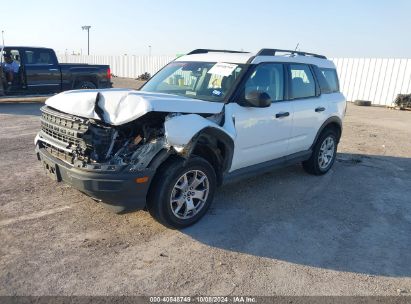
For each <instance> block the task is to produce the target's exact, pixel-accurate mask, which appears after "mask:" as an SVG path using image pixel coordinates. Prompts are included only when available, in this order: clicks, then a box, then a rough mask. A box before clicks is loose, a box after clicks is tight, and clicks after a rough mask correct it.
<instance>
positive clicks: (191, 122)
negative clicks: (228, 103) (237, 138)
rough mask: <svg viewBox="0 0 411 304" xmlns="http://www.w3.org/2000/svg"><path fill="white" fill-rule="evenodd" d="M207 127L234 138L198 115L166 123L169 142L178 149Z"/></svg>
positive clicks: (181, 117)
mask: <svg viewBox="0 0 411 304" xmlns="http://www.w3.org/2000/svg"><path fill="white" fill-rule="evenodd" d="M207 127H211V128H215V129H219V130H221V131H223V132H224V133H226V134H227V135H228V136H230V137H231V138H233V135H232V134H230V133H228V132H227V131H226V130H225V129H223V128H221V127H220V126H219V125H217V124H216V123H214V122H212V121H211V120H208V119H206V118H204V117H202V116H200V115H197V114H188V115H179V116H174V117H172V118H170V119H167V120H166V122H165V123H164V128H165V135H166V138H167V142H168V144H169V145H170V146H174V147H177V149H178V147H182V146H185V145H187V144H188V143H189V142H190V141H191V139H192V138H193V137H194V136H195V135H196V134H197V133H198V132H200V131H201V130H203V129H204V128H207Z"/></svg>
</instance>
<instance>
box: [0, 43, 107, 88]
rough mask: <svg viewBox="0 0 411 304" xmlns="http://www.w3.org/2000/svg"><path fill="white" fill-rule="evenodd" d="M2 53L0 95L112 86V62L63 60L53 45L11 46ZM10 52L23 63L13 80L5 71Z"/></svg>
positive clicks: (18, 62) (20, 63)
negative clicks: (59, 57)
mask: <svg viewBox="0 0 411 304" xmlns="http://www.w3.org/2000/svg"><path fill="white" fill-rule="evenodd" d="M1 55H2V56H3V57H2V58H1V59H2V65H1V66H0V79H1V81H0V95H27V94H54V93H59V92H62V91H67V90H73V89H97V88H111V87H112V83H111V71H110V66H109V65H89V64H74V63H59V62H58V60H57V56H56V53H55V52H54V50H52V49H50V48H39V47H22V46H7V47H4V49H3V54H1ZM7 56H10V57H11V59H12V60H13V61H15V62H16V63H17V64H18V66H19V68H18V71H17V72H15V73H14V77H13V79H12V81H9V80H10V79H7V75H6V74H7V73H6V72H5V71H4V66H3V65H4V63H5V58H4V57H7ZM2 70H3V71H2Z"/></svg>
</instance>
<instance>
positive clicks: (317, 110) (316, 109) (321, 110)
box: [315, 107, 325, 113]
mask: <svg viewBox="0 0 411 304" xmlns="http://www.w3.org/2000/svg"><path fill="white" fill-rule="evenodd" d="M323 111H325V108H324V107H318V108H315V112H317V113H318V112H323Z"/></svg>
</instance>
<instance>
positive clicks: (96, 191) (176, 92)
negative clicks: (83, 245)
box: [35, 49, 346, 228]
mask: <svg viewBox="0 0 411 304" xmlns="http://www.w3.org/2000/svg"><path fill="white" fill-rule="evenodd" d="M345 109H346V101H345V97H344V96H343V95H342V94H341V93H340V91H339V84H338V77H337V73H336V69H335V66H334V64H333V63H332V62H331V61H329V60H327V59H326V57H324V56H321V55H316V54H311V53H305V52H296V51H284V50H276V49H262V50H261V51H259V52H258V53H257V54H251V53H246V52H237V51H215V50H204V49H200V50H195V51H192V52H191V53H189V54H188V55H186V56H183V57H180V58H178V59H176V60H174V61H173V62H171V63H170V64H168V65H167V66H165V67H164V68H163V69H162V70H161V71H160V72H158V73H157V74H156V75H154V76H153V77H152V78H151V79H150V80H149V81H148V82H147V83H146V84H145V85H144V86H143V87H142V88H141V90H140V91H134V90H124V89H111V90H88V91H83V92H81V91H72V92H64V93H61V94H59V95H56V96H53V97H51V98H49V99H48V100H47V101H46V106H44V107H43V108H42V117H41V124H42V127H41V131H40V132H39V133H38V135H37V137H36V139H35V144H36V151H37V155H38V159H39V160H40V161H41V162H42V163H43V165H44V167H45V168H46V172H47V173H48V174H49V175H50V176H52V177H53V178H54V179H55V180H56V181H64V182H66V183H67V184H69V185H71V186H73V187H74V188H77V189H79V190H80V191H82V192H84V193H86V194H88V195H89V196H91V197H93V198H95V199H96V200H99V201H101V202H103V203H104V204H106V205H107V206H111V208H113V209H114V210H116V211H124V210H128V209H136V208H137V209H143V208H147V209H148V210H149V212H150V213H151V214H152V216H153V217H154V218H155V219H157V220H158V221H159V222H161V223H163V224H164V225H167V226H170V227H176V228H182V227H186V226H189V225H191V224H193V223H195V222H196V221H198V220H199V219H200V218H201V217H202V216H203V215H204V214H205V213H206V211H207V209H208V208H209V207H210V204H211V202H212V200H213V196H214V193H215V190H216V188H217V186H220V185H222V184H223V183H224V182H227V181H229V180H233V179H237V178H239V177H244V176H249V175H251V174H259V173H263V172H266V171H268V170H272V169H273V168H276V167H278V166H284V165H287V164H292V163H298V162H302V164H303V168H304V169H305V170H306V171H307V172H309V173H311V174H315V175H322V174H325V173H326V172H328V171H329V170H330V169H331V167H332V165H333V163H334V161H335V157H336V151H337V145H338V142H339V140H340V137H341V132H342V120H343V117H344V115H345ZM257 191H258V190H257Z"/></svg>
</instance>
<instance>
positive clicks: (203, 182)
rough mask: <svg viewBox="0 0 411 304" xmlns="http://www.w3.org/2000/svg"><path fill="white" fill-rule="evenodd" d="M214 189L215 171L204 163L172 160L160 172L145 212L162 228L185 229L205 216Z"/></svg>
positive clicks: (194, 160)
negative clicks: (161, 225) (160, 224)
mask: <svg viewBox="0 0 411 304" xmlns="http://www.w3.org/2000/svg"><path fill="white" fill-rule="evenodd" d="M216 185H217V183H216V174H215V171H214V169H213V167H212V166H211V165H210V163H209V162H207V161H206V160H205V159H203V158H201V157H193V158H191V159H188V160H183V159H174V160H173V161H171V162H169V163H167V164H165V165H164V166H163V168H161V170H160V171H159V174H158V175H157V177H156V180H155V181H154V184H153V186H152V189H151V193H150V196H149V200H148V204H147V207H148V210H149V212H150V214H151V215H152V216H153V217H154V218H155V219H156V220H157V221H158V222H160V223H162V224H163V225H165V226H168V227H172V228H184V227H188V226H190V225H192V224H194V223H195V222H197V221H198V220H199V219H201V218H202V217H203V216H204V214H205V213H206V212H207V210H208V208H209V207H210V205H211V202H212V200H213V197H214V192H215V188H216Z"/></svg>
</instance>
